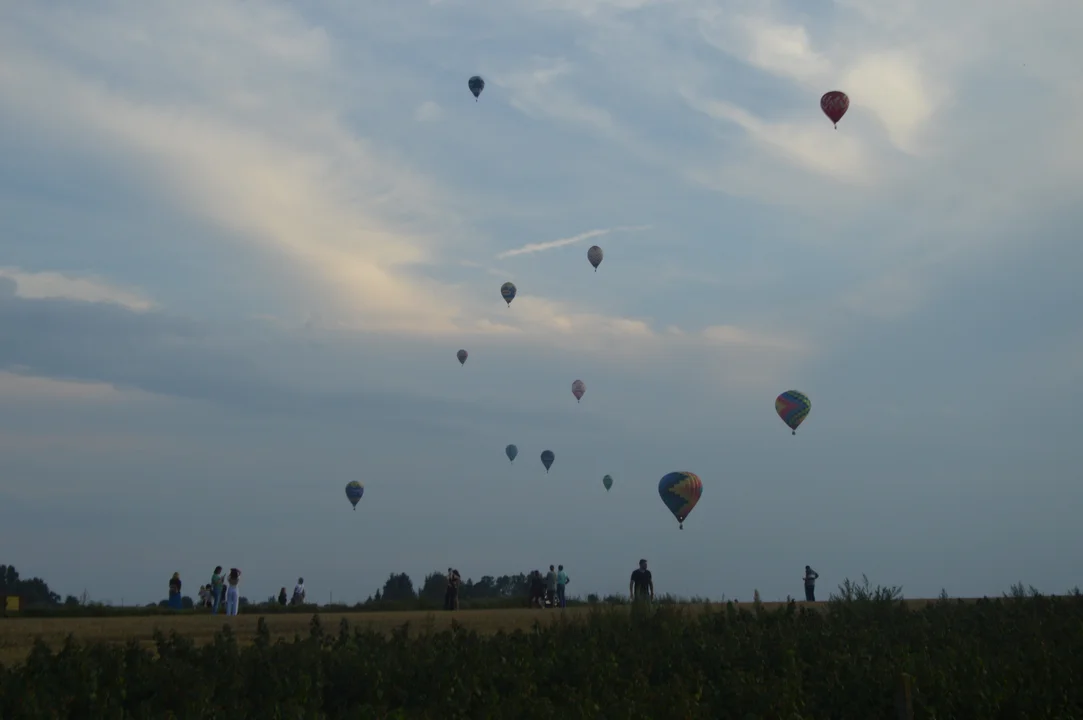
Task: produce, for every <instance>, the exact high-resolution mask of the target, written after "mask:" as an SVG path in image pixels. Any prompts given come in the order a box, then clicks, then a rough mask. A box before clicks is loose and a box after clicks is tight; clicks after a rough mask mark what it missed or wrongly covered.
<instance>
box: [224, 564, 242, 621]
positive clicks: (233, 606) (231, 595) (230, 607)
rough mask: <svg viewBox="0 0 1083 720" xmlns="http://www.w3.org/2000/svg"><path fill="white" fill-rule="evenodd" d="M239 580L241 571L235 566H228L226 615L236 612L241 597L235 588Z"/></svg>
mask: <svg viewBox="0 0 1083 720" xmlns="http://www.w3.org/2000/svg"><path fill="white" fill-rule="evenodd" d="M240 582H241V571H240V570H238V569H237V568H230V570H229V576H228V577H227V578H226V615H236V614H237V609H238V606H239V605H240V599H241V598H240V592H239V591H238V590H237V585H238V583H240Z"/></svg>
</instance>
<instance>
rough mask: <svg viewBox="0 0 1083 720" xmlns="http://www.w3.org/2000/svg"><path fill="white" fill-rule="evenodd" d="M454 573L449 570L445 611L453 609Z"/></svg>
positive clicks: (445, 593)
mask: <svg viewBox="0 0 1083 720" xmlns="http://www.w3.org/2000/svg"><path fill="white" fill-rule="evenodd" d="M454 583H455V580H454V572H453V571H452V569H451V568H448V569H447V588H446V589H445V590H444V609H445V610H451V609H452V599H451V597H452V592H454V589H455V588H454Z"/></svg>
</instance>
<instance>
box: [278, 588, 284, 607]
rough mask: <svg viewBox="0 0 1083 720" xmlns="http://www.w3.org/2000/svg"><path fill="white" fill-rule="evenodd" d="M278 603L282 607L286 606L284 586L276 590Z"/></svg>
mask: <svg viewBox="0 0 1083 720" xmlns="http://www.w3.org/2000/svg"><path fill="white" fill-rule="evenodd" d="M278 604H279V605H281V606H282V607H286V588H282V589H281V590H279V591H278Z"/></svg>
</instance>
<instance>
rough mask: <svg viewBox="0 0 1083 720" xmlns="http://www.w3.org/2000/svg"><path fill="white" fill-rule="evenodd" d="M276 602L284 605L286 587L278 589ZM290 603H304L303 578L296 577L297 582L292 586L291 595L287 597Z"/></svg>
mask: <svg viewBox="0 0 1083 720" xmlns="http://www.w3.org/2000/svg"><path fill="white" fill-rule="evenodd" d="M278 604H279V605H282V606H285V605H286V588H282V589H281V590H279V591H278ZM289 604H290V605H304V604H305V579H304V578H297V584H296V585H294V586H293V597H292V598H290V599H289Z"/></svg>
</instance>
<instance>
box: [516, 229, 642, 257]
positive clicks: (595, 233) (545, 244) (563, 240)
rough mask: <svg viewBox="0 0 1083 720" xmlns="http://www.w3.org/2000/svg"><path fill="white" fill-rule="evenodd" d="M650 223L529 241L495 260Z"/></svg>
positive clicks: (566, 244)
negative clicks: (557, 238) (540, 240)
mask: <svg viewBox="0 0 1083 720" xmlns="http://www.w3.org/2000/svg"><path fill="white" fill-rule="evenodd" d="M650 228H651V226H650V225H631V226H626V227H625V226H622V227H612V228H605V229H604V230H588V231H587V232H585V233H580V234H578V235H573V236H572V237H566V238H560V239H559V240H549V241H548V242H540V243H529V244H527V245H523V246H522V247H519V248H515V249H514V250H506V251H504V252H502V253H500V254H499V255H497V256H496V259H497V260H504V259H505V258H510V257H516V256H517V255H533V254H534V253H540V252H545V251H546V250H555V249H556V248H562V247H567V246H568V245H575V244H576V243H580V242H583V241H584V240H593V239H594V238H596V237H602V236H604V235H609V234H610V233H615V232H634V231H637V230H649V229H650Z"/></svg>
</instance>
